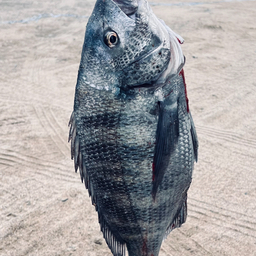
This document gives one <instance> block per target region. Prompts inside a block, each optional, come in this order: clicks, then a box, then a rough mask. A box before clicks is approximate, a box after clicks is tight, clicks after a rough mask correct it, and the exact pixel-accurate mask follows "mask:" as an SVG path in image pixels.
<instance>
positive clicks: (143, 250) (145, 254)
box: [142, 237, 148, 256]
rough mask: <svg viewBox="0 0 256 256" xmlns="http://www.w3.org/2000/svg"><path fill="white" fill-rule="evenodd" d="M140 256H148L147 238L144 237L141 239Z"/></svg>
mask: <svg viewBox="0 0 256 256" xmlns="http://www.w3.org/2000/svg"><path fill="white" fill-rule="evenodd" d="M142 255H143V256H147V255H148V247H147V237H145V238H144V239H143V246H142Z"/></svg>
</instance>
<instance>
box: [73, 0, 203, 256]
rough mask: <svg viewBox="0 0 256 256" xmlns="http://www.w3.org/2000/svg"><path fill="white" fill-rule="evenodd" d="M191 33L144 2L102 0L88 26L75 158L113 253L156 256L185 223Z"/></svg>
mask: <svg viewBox="0 0 256 256" xmlns="http://www.w3.org/2000/svg"><path fill="white" fill-rule="evenodd" d="M183 41H184V40H183V38H182V37H181V36H179V35H178V34H176V33H175V32H174V31H172V30H171V29H170V28H169V27H168V26H167V25H166V24H165V22H164V21H163V20H161V19H158V18H157V17H156V16H155V14H154V13H153V11H152V10H151V8H150V5H149V3H148V2H147V1H146V0H97V1H96V3H95V7H94V9H93V12H92V14H91V16H90V18H89V20H88V23H87V26H86V32H85V37H84V44H83V49H82V53H81V61H80V66H79V71H78V77H77V84H76V89H75V98H74V107H73V112H72V114H71V117H70V122H69V125H70V131H69V141H71V158H72V159H73V160H74V168H75V171H77V170H78V169H79V172H80V176H81V180H82V182H84V184H85V187H86V189H88V192H89V196H90V197H91V201H92V204H93V205H94V206H95V210H96V211H97V213H98V220H99V224H100V228H101V231H102V233H103V237H104V239H105V241H106V243H107V245H108V247H109V249H110V250H111V252H112V254H113V255H114V256H124V255H125V254H126V252H127V251H128V254H129V256H157V255H159V250H160V248H161V244H162V242H163V240H164V239H165V238H166V237H167V235H168V234H169V233H170V232H171V231H172V230H173V229H175V228H178V227H180V226H181V225H182V224H183V223H184V222H185V221H186V217H187V191H188V189H189V187H190V184H191V181H192V173H193V168H194V162H196V161H197V158H198V139H197V134H196V129H195V125H194V122H193V119H192V115H191V111H190V109H189V102H188V97H187V90H186V82H185V76H184V69H183V67H184V65H185V57H184V55H183V53H182V49H181V44H182V43H183Z"/></svg>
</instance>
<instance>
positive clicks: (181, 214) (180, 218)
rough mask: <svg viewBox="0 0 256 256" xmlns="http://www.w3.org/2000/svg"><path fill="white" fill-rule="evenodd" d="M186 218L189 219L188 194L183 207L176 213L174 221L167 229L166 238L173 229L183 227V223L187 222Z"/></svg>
mask: <svg viewBox="0 0 256 256" xmlns="http://www.w3.org/2000/svg"><path fill="white" fill-rule="evenodd" d="M186 219H187V196H186V197H185V198H184V201H183V203H182V205H181V208H180V210H179V211H178V212H177V214H176V215H175V217H174V219H173V221H172V223H171V224H170V225H169V226H168V228H167V229H166V233H165V237H164V239H165V238H167V236H168V235H169V234H170V232H171V231H172V230H174V229H175V228H179V227H181V225H182V224H183V223H185V222H186Z"/></svg>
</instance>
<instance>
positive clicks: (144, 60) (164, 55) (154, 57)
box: [123, 44, 171, 88]
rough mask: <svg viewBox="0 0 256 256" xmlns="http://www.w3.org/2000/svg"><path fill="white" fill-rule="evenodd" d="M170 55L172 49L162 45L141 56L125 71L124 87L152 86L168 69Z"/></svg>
mask: <svg viewBox="0 0 256 256" xmlns="http://www.w3.org/2000/svg"><path fill="white" fill-rule="evenodd" d="M170 55H171V54H170V49H168V48H166V47H164V45H163V44H161V45H159V46H158V47H157V48H156V49H153V50H151V51H150V52H148V53H146V54H144V55H142V56H140V57H139V58H137V59H136V60H135V61H133V62H131V63H130V65H129V66H128V67H127V68H126V70H124V72H125V77H124V79H123V85H125V87H128V88H136V87H149V86H152V85H153V84H154V83H155V82H156V81H157V79H158V78H159V77H160V76H161V74H162V73H163V72H164V71H165V70H166V69H167V67H168V64H169V62H170Z"/></svg>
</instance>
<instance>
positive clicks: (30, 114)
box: [0, 0, 256, 256]
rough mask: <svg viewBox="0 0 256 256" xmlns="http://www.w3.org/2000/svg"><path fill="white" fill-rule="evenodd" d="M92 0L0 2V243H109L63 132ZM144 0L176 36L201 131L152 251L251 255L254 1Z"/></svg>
mask: <svg viewBox="0 0 256 256" xmlns="http://www.w3.org/2000/svg"><path fill="white" fill-rule="evenodd" d="M93 6H94V1H89V0H85V1H81V0H77V1H74V0H70V1H67V0H64V1H57V0H56V1H54V2H53V1H49V0H47V1H44V2H33V1H25V0H21V1H16V0H14V1H1V2H0V45H1V47H0V86H1V87H0V88H1V93H0V142H1V143H0V255H3V256H9V255H10V256H21V255H30V256H32V255H33V256H34V255H40V256H41V255H45V256H49V255H61V256H66V255H72V256H80V255H85V256H102V255H108V256H111V255H112V254H111V253H110V251H109V249H108V247H107V246H106V244H105V241H104V239H103V237H102V234H101V232H100V229H99V224H98V219H97V214H96V212H95V210H94V207H93V206H91V202H90V198H89V197H88V193H87V191H86V190H85V188H84V185H83V184H82V183H81V182H80V177H79V174H76V173H75V172H74V168H73V163H72V161H71V160H70V145H69V144H68V143H67V137H68V136H67V135H68V126H67V124H68V121H69V117H70V114H71V112H72V108H73V99H74V90H75V84H76V78H77V71H78V66H79V62H80V56H81V49H82V44H83V39H84V31H85V25H86V23H87V20H88V17H89V15H90V13H91V11H92V8H93ZM152 8H153V11H154V12H155V14H156V15H157V16H158V17H159V18H162V19H163V20H164V21H165V22H166V23H167V24H168V25H169V26H170V27H171V28H172V29H173V30H174V31H175V32H177V33H178V34H180V35H181V36H182V37H184V39H185V43H184V45H183V51H184V55H185V56H186V65H185V69H184V70H185V75H186V82H187V87H188V88H187V89H188V97H189V100H190V109H191V111H192V114H193V118H194V121H195V124H196V128H197V132H198V136H199V142H200V148H199V162H198V164H196V165H195V170H194V174H193V183H192V186H191V188H190V190H189V200H188V219H187V222H186V223H185V224H184V225H183V226H182V228H180V229H177V230H174V231H173V232H171V234H170V235H169V237H168V238H167V239H166V240H165V241H164V243H163V245H162V248H161V252H160V256H179V255H180V256H181V255H182V256H190V255H195V256H207V255H214V256H222V255H223V256H224V255H225V256H226V255H228V256H233V255H239V256H248V255H256V199H255V198H256V185H255V184H256V164H255V162H256V161H255V159H256V115H255V113H256V103H255V102H256V72H255V70H256V48H255V41H256V22H255V17H256V2H255V1H212V2H211V1H208V0H204V1H200V2H194V3H190V2H185V1H181V2H174V1H165V0H161V1H154V3H152Z"/></svg>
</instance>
